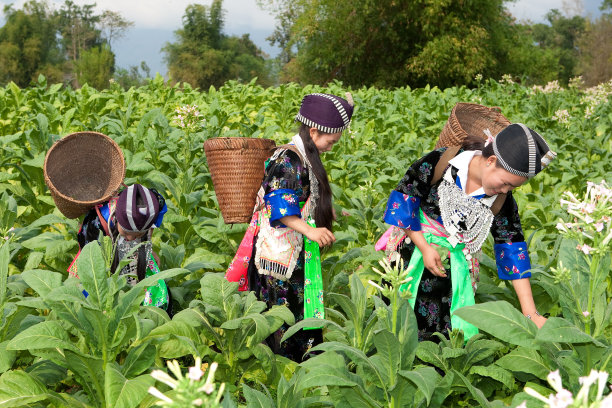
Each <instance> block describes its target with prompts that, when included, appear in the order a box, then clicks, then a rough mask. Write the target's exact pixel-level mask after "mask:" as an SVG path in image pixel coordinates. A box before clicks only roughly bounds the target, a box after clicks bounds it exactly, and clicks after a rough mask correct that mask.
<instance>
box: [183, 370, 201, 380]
mask: <svg viewBox="0 0 612 408" xmlns="http://www.w3.org/2000/svg"><path fill="white" fill-rule="evenodd" d="M203 375H204V371H202V370H201V369H200V367H189V374H187V377H188V378H189V379H190V380H193V381H199V380H200V378H202V376H203Z"/></svg>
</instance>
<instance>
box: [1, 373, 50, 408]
mask: <svg viewBox="0 0 612 408" xmlns="http://www.w3.org/2000/svg"><path fill="white" fill-rule="evenodd" d="M48 397H49V394H48V392H47V387H45V386H44V385H43V384H42V383H41V382H40V381H38V380H36V379H35V378H32V377H31V376H30V375H29V374H28V373H26V372H24V371H7V372H6V373H4V374H2V376H0V406H1V407H3V408H9V407H23V406H26V405H29V404H33V403H35V402H38V401H42V400H45V399H47V398H48Z"/></svg>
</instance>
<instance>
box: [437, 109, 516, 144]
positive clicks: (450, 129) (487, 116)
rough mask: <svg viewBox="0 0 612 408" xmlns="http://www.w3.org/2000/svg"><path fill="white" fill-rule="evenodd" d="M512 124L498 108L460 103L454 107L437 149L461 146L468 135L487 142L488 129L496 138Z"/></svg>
mask: <svg viewBox="0 0 612 408" xmlns="http://www.w3.org/2000/svg"><path fill="white" fill-rule="evenodd" d="M510 124H511V123H510V121H509V120H508V119H506V118H505V117H504V115H502V114H501V112H500V108H498V107H494V108H489V107H486V106H483V105H478V104H476V103H465V102H460V103H458V104H456V105H455V106H454V107H453V110H452V111H451V114H450V116H449V118H448V121H447V122H446V124H445V125H444V128H443V129H442V132H441V133H440V137H439V138H438V142H437V143H436V147H435V148H436V149H438V148H440V147H448V146H461V144H462V143H463V140H464V139H465V138H466V137H467V135H474V136H479V137H482V138H483V139H485V140H486V139H487V134H486V133H485V130H486V129H488V130H489V131H490V132H491V135H493V136H495V135H497V134H498V133H499V132H501V131H502V130H503V129H505V128H506V127H507V126H509V125H510Z"/></svg>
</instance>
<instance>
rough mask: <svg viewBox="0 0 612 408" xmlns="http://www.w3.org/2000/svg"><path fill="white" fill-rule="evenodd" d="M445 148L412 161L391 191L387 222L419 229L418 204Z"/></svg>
mask: <svg viewBox="0 0 612 408" xmlns="http://www.w3.org/2000/svg"><path fill="white" fill-rule="evenodd" d="M444 150H446V149H445V148H442V149H438V150H434V151H433V152H431V153H429V154H427V155H426V156H424V157H422V158H421V159H419V160H417V161H416V162H414V163H413V164H412V165H411V166H410V168H409V169H408V171H407V172H406V174H405V175H404V177H403V178H402V179H401V181H400V182H399V184H398V185H397V187H396V188H395V190H393V191H392V192H391V195H390V196H389V200H388V202H387V208H386V210H385V215H384V221H385V222H386V223H387V224H391V225H395V226H397V227H400V228H406V229H409V230H412V231H420V230H421V223H420V221H419V206H420V204H421V200H422V199H425V198H427V196H428V195H429V191H430V190H431V180H432V178H433V173H434V169H435V167H436V164H437V163H438V161H439V160H440V157H441V155H442V153H443V152H444Z"/></svg>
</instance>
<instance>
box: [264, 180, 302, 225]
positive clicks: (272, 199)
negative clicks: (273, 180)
mask: <svg viewBox="0 0 612 408" xmlns="http://www.w3.org/2000/svg"><path fill="white" fill-rule="evenodd" d="M298 200H299V197H298V196H297V194H296V193H295V190H292V189H290V188H283V189H279V190H274V191H272V192H271V193H269V194H266V195H265V196H264V201H265V202H266V207H267V208H268V212H269V214H270V225H271V226H273V227H284V226H285V225H283V223H282V222H280V221H278V220H280V219H281V218H283V217H287V216H289V215H297V216H298V217H301V213H300V203H299V201H298Z"/></svg>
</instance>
